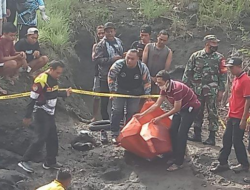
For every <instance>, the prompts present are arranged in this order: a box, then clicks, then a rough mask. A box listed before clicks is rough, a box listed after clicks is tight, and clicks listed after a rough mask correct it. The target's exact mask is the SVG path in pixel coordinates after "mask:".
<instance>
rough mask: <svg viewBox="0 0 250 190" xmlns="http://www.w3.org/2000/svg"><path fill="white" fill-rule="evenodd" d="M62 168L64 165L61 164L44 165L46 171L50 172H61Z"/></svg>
mask: <svg viewBox="0 0 250 190" xmlns="http://www.w3.org/2000/svg"><path fill="white" fill-rule="evenodd" d="M62 167H63V165H62V164H60V163H59V162H57V163H56V164H47V163H44V164H43V169H45V170H50V169H54V170H60V169H61V168H62Z"/></svg>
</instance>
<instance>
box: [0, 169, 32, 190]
mask: <svg viewBox="0 0 250 190" xmlns="http://www.w3.org/2000/svg"><path fill="white" fill-rule="evenodd" d="M24 179H27V178H26V176H24V175H23V174H21V173H19V172H17V171H14V170H5V169H0V184H2V185H11V184H12V186H14V185H15V184H16V183H17V182H19V181H21V180H24ZM0 189H1V190H2V189H4V188H1V185H0ZM4 190H5V189H4Z"/></svg>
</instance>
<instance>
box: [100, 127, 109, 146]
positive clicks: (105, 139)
mask: <svg viewBox="0 0 250 190" xmlns="http://www.w3.org/2000/svg"><path fill="white" fill-rule="evenodd" d="M100 140H101V142H102V144H107V143H108V142H109V141H108V135H107V132H106V131H105V130H101V132H100Z"/></svg>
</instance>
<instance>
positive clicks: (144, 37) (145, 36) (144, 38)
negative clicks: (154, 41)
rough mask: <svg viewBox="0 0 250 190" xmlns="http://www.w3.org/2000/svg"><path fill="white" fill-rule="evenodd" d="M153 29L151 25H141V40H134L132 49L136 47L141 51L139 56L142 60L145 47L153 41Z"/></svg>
mask: <svg viewBox="0 0 250 190" xmlns="http://www.w3.org/2000/svg"><path fill="white" fill-rule="evenodd" d="M151 31H152V28H151V26H149V25H147V24H144V25H142V27H141V31H140V38H141V39H140V40H139V41H135V42H133V44H132V45H131V49H136V50H137V51H138V52H139V54H138V55H139V58H140V60H142V53H143V51H144V49H145V46H146V45H147V44H148V43H151V38H150V37H151Z"/></svg>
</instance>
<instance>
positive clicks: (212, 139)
mask: <svg viewBox="0 0 250 190" xmlns="http://www.w3.org/2000/svg"><path fill="white" fill-rule="evenodd" d="M203 144H204V145H210V146H215V132H214V131H210V134H209V137H208V139H207V140H206V141H204V142H203Z"/></svg>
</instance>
